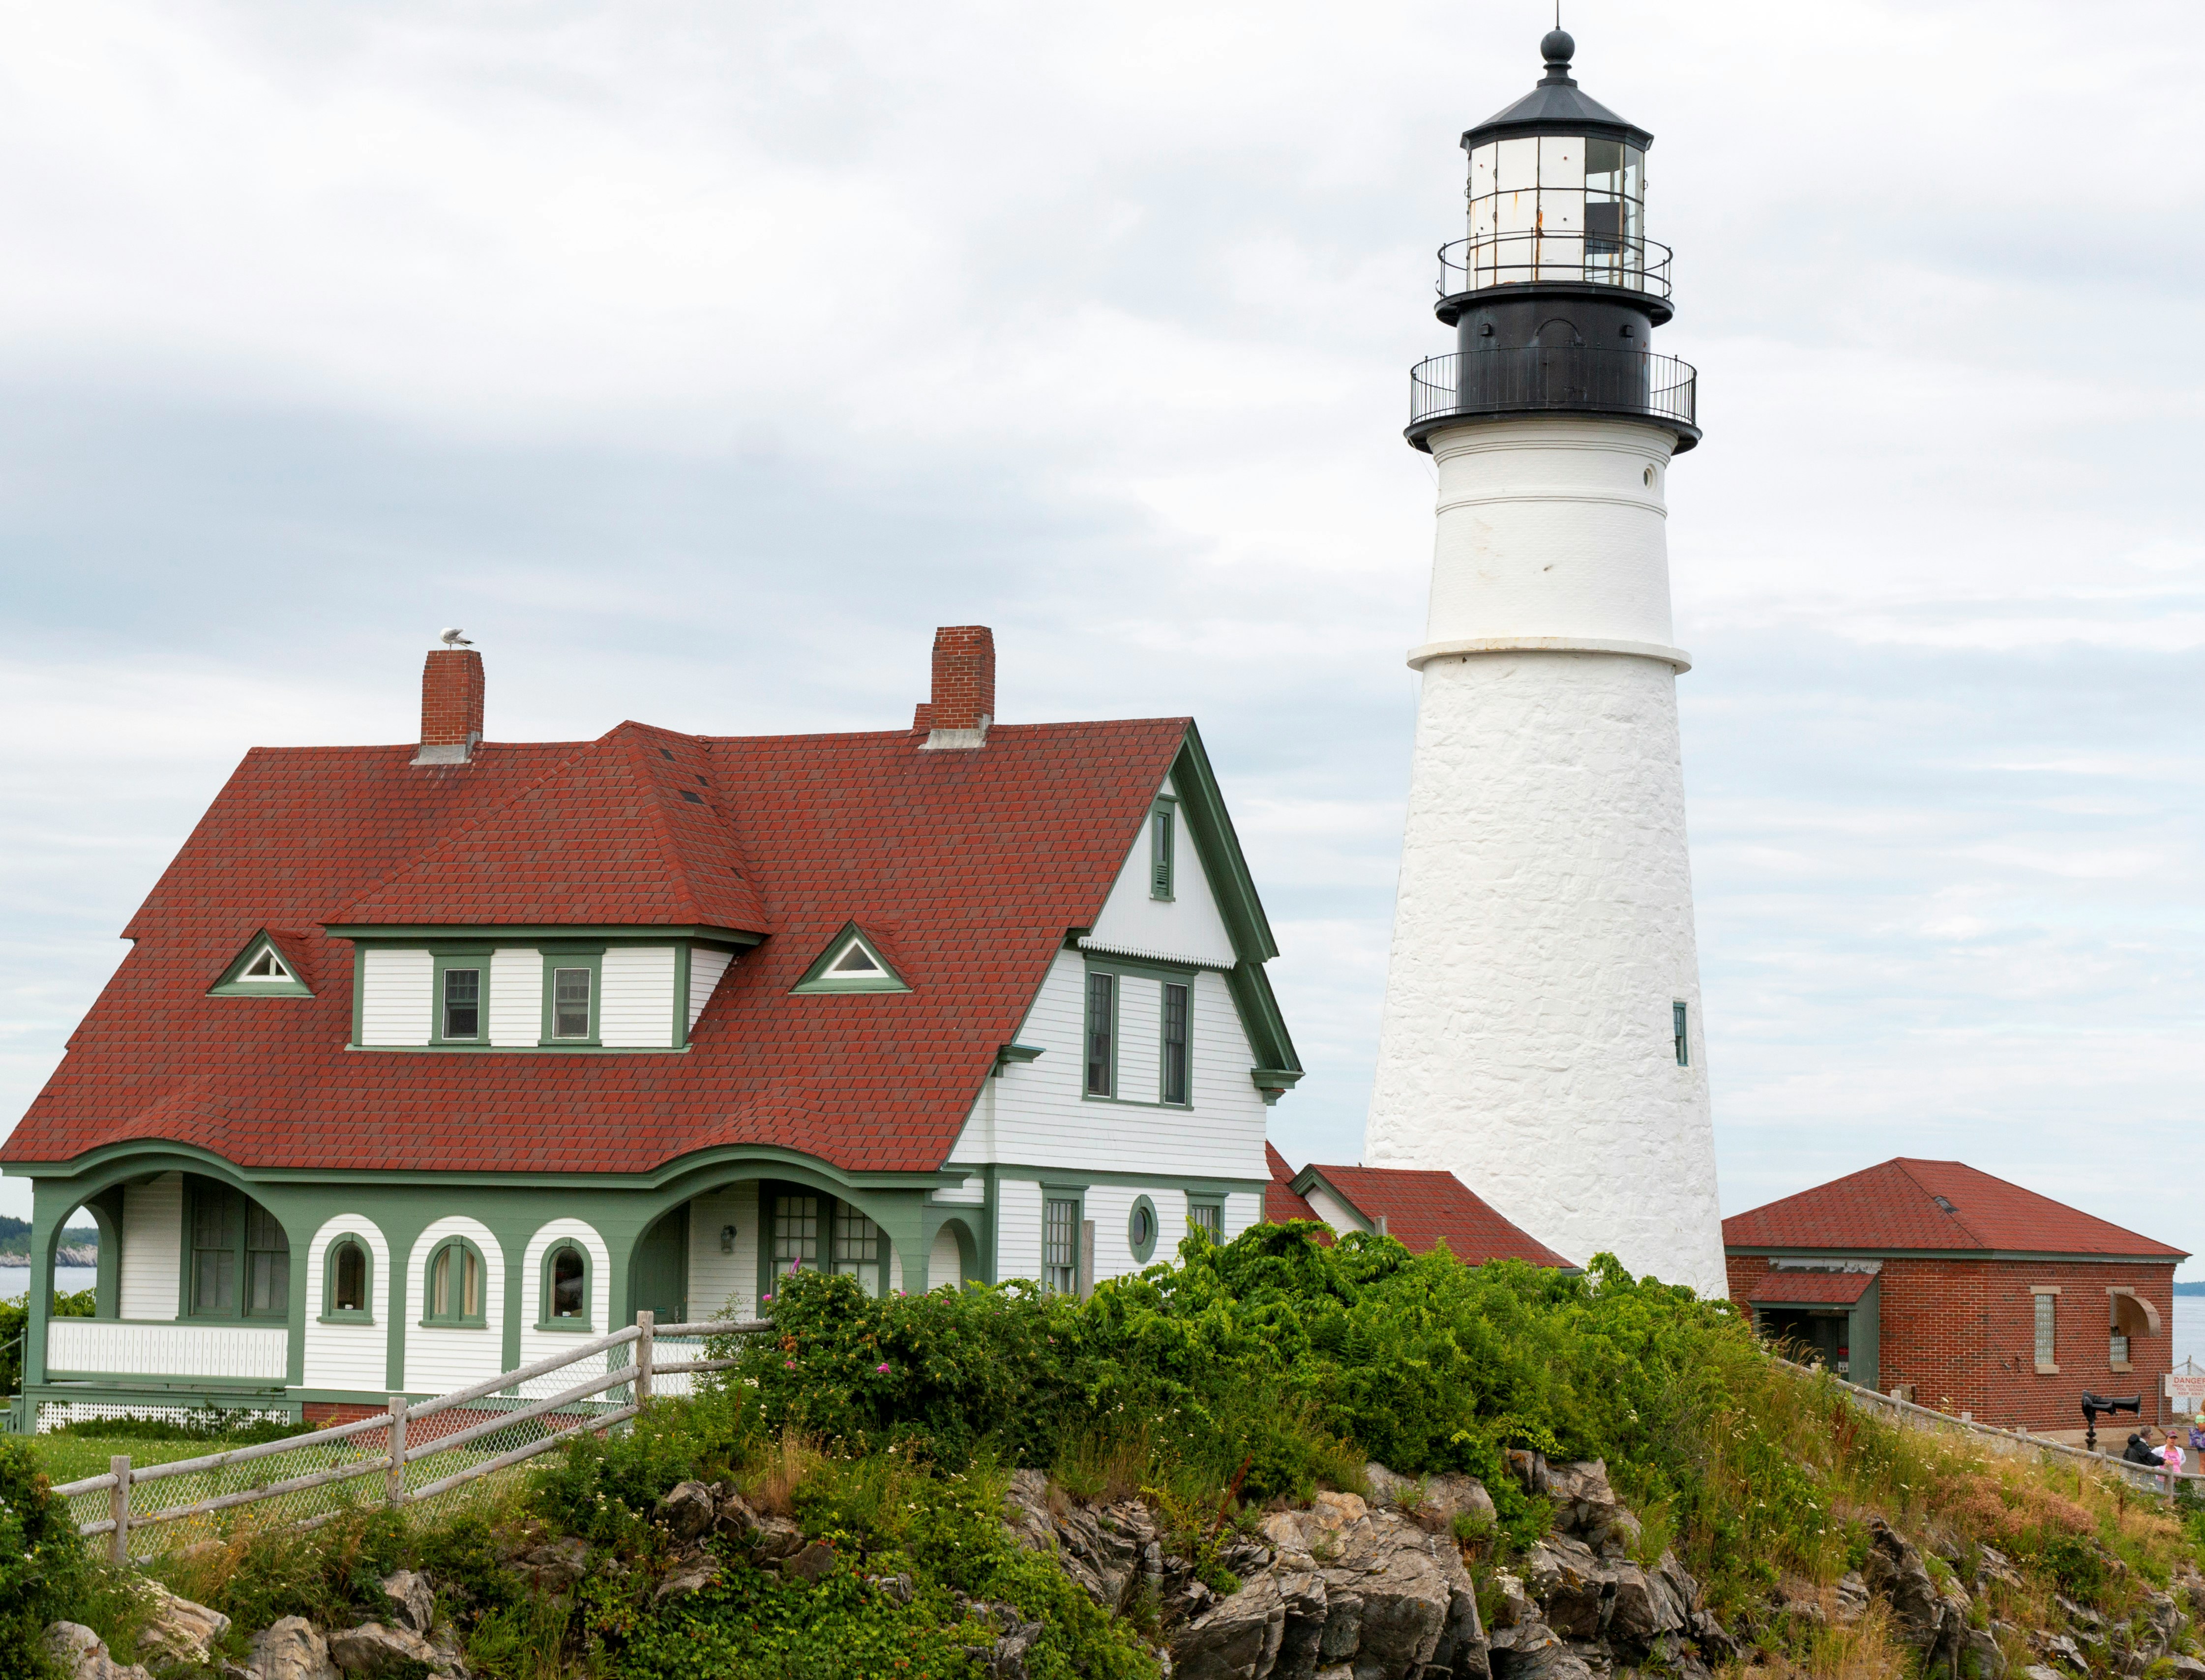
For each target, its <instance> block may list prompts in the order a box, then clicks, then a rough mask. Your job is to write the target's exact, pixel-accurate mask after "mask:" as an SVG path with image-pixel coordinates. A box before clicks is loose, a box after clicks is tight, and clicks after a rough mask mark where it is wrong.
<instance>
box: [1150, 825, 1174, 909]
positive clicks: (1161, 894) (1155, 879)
mask: <svg viewBox="0 0 2205 1680" xmlns="http://www.w3.org/2000/svg"><path fill="white" fill-rule="evenodd" d="M1174 826H1175V825H1174V821H1173V816H1172V809H1171V807H1170V806H1169V805H1158V806H1157V807H1156V810H1152V811H1150V813H1149V896H1150V898H1153V899H1168V898H1169V897H1171V895H1172V840H1173V834H1172V830H1173V828H1174Z"/></svg>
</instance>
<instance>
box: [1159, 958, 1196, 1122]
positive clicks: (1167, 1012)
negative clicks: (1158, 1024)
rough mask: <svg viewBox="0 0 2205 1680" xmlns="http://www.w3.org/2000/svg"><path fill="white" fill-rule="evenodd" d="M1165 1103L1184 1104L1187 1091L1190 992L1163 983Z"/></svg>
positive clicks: (1183, 987)
mask: <svg viewBox="0 0 2205 1680" xmlns="http://www.w3.org/2000/svg"><path fill="white" fill-rule="evenodd" d="M1163 991H1164V1024H1163V1061H1164V1066H1163V1100H1164V1101H1166V1102H1176V1103H1182V1104H1183V1103H1185V1102H1186V1101H1187V1100H1188V1099H1187V1089H1188V1073H1189V1067H1188V1058H1187V1012H1188V999H1189V994H1190V993H1189V988H1187V987H1185V986H1177V985H1174V984H1172V983H1171V982H1169V981H1166V982H1164V988H1163Z"/></svg>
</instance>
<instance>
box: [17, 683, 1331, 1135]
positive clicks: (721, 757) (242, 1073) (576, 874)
mask: <svg viewBox="0 0 2205 1680" xmlns="http://www.w3.org/2000/svg"><path fill="white" fill-rule="evenodd" d="M919 739H922V738H919V737H915V736H913V735H912V734H911V733H908V732H906V731H902V730H896V731H892V732H881V733H858V734H835V735H793V736H792V735H784V736H765V737H747V738H729V737H715V736H698V735H689V736H684V735H677V734H675V733H670V732H667V731H663V730H655V729H648V728H645V727H643V726H641V725H636V724H624V725H622V726H621V727H619V728H617V729H615V730H614V731H612V732H611V733H609V734H608V735H607V736H605V737H603V739H600V740H598V741H596V742H559V743H552V744H545V745H501V744H496V743H490V744H486V745H483V746H482V747H480V748H479V749H478V751H477V753H476V755H475V757H474V758H473V759H472V762H471V763H466V764H455V765H414V764H412V763H410V760H411V759H412V757H413V751H414V749H413V746H412V745H403V746H375V747H317V748H297V749H291V748H284V749H270V748H260V749H256V750H254V751H252V752H250V753H248V754H247V756H246V757H245V760H244V762H243V763H241V764H240V765H239V767H238V768H237V769H236V771H235V774H233V775H232V776H231V777H230V779H229V783H228V784H227V785H226V786H225V787H223V790H222V792H221V793H220V794H219V795H218V796H217V798H216V799H215V801H214V804H212V806H211V808H210V809H209V810H208V811H207V813H206V815H205V816H204V817H202V818H201V819H200V821H199V825H198V827H197V828H194V829H193V833H192V834H191V837H190V838H189V839H188V840H187V841H186V842H185V844H184V846H183V849H182V850H181V852H179V853H178V854H177V856H176V858H175V860H174V861H173V862H172V863H171V864H169V868H168V870H167V871H166V872H165V873H164V874H163V876H162V877H161V880H160V882H159V883H158V885H157V886H156V887H154V889H153V891H152V893H151V895H150V896H148V898H147V899H146V902H145V904H144V905H142V906H141V907H140V910H139V911H138V913H137V914H136V915H135V916H134V917H132V919H131V922H130V925H129V928H128V935H129V936H130V937H131V938H133V939H134V940H135V941H137V942H136V945H135V947H134V949H133V950H132V951H131V952H130V953H129V954H128V956H127V957H125V958H124V959H123V961H122V965H121V966H120V967H119V968H118V969H117V970H116V972H115V975H114V977H112V978H111V979H110V981H109V982H108V984H107V987H106V988H105V989H104V991H103V992H102V993H101V994H100V996H99V998H98V1001H97V1002H95V1003H94V1004H93V1006H92V1009H91V1011H90V1012H89V1013H88V1014H87V1015H86V1018H85V1019H84V1021H83V1022H82V1024H80V1026H79V1027H78V1029H77V1030H76V1032H75V1033H74V1035H73V1036H72V1037H71V1038H70V1041H69V1047H68V1054H67V1056H66V1057H65V1058H64V1059H63V1060H62V1065H61V1066H60V1068H59V1069H58V1070H56V1072H55V1074H54V1077H52V1078H51V1080H50V1081H49V1082H48V1083H47V1084H46V1087H45V1089H44V1090H43V1091H42V1092H41V1093H40V1094H39V1096H38V1098H37V1100H36V1101H34V1102H33V1104H32V1105H31V1107H30V1109H29V1111H28V1112H27V1113H26V1114H25V1116H24V1118H23V1119H22V1121H21V1124H20V1125H18V1126H17V1127H16V1129H15V1133H14V1135H13V1136H12V1137H9V1140H8V1142H7V1143H6V1145H5V1147H4V1149H0V1160H5V1161H9V1162H32V1161H68V1160H71V1159H73V1158H74V1157H76V1156H78V1155H81V1154H83V1153H85V1152H86V1151H88V1150H92V1149H98V1148H100V1147H102V1146H104V1145H108V1144H117V1143H130V1142H140V1141H156V1140H158V1141H168V1142H173V1143H181V1144H187V1145H192V1146H196V1147H199V1148H203V1149H209V1150H211V1151H213V1152H215V1153H217V1154H218V1155H222V1156H223V1157H224V1158H225V1159H227V1160H229V1161H232V1162H235V1163H236V1164H237V1165H239V1166H241V1167H247V1168H255V1167H266V1168H280V1167H308V1168H313V1169H316V1170H319V1171H326V1172H348V1171H357V1172H366V1171H386V1170H387V1171H422V1170H440V1171H457V1172H645V1171H649V1170H651V1169H653V1168H655V1167H659V1166H661V1165H663V1164H664V1163H667V1162H669V1161H675V1160H676V1159H678V1158H680V1157H681V1156H684V1155H690V1154H692V1153H693V1152H696V1151H698V1150H703V1149H711V1148H715V1147H719V1146H760V1147H765V1146H771V1147H779V1148H784V1149H791V1150H795V1151H799V1152H801V1153H802V1154H804V1155H808V1156H811V1157H813V1158H815V1159H817V1160H821V1161H825V1162H827V1163H828V1164H829V1165H830V1166H833V1167H839V1168H841V1169H843V1170H846V1171H849V1172H932V1171H934V1170H935V1169H936V1168H938V1167H940V1166H941V1164H942V1161H944V1160H945V1159H946V1158H947V1156H948V1153H949V1150H950V1149H951V1147H952V1146H953V1145H954V1143H955V1141H956V1138H957V1137H958V1134H959V1131H960V1129H961V1127H962V1126H963V1125H964V1123H965V1120H966V1116H967V1114H968V1113H969V1112H970V1109H971V1106H972V1101H973V1099H974V1097H975V1096H976V1095H977V1094H978V1092H979V1090H980V1089H982V1082H983V1081H984V1079H985V1078H986V1077H987V1076H988V1074H989V1072H990V1071H991V1070H992V1069H993V1068H994V1066H995V1065H996V1052H997V1050H998V1049H999V1048H1001V1047H1002V1046H1004V1045H1006V1044H1008V1043H1010V1042H1012V1041H1013V1037H1014V1036H1015V1035H1016V1032H1017V1030H1018V1027H1019V1023H1020V1022H1021V1021H1022V1020H1023V1019H1024V1018H1025V1012H1026V1011H1027V1009H1028V1008H1029V1006H1031V1002H1032V1000H1033V998H1034V997H1035V996H1036V994H1037V993H1038V991H1039V989H1040V987H1041V985H1042V982H1043V979H1044V978H1045V977H1046V976H1047V974H1048V972H1049V965H1050V964H1051V962H1052V961H1053V960H1054V959H1055V955H1056V953H1057V952H1058V950H1059V949H1060V948H1061V946H1062V944H1063V941H1064V938H1065V935H1066V931H1067V929H1073V928H1084V927H1088V926H1091V925H1092V924H1093V923H1094V921H1095V919H1096V917H1097V916H1098V915H1099V914H1100V912H1101V910H1102V905H1103V904H1104V902H1105V901H1106V900H1107V899H1108V895H1109V893H1110V889H1111V887H1112V885H1113V883H1114V881H1115V880H1116V877H1117V874H1118V870H1119V868H1120V865H1121V864H1123V863H1124V861H1125V859H1126V855H1127V853H1128V852H1130V851H1131V850H1132V847H1133V846H1134V845H1135V844H1136V842H1137V841H1138V840H1139V838H1140V837H1141V835H1142V834H1143V831H1144V825H1145V823H1146V821H1147V818H1148V812H1149V809H1150V801H1151V799H1152V798H1153V797H1154V795H1155V793H1156V789H1157V788H1158V787H1161V786H1162V783H1163V780H1164V777H1165V775H1166V774H1167V773H1171V774H1173V775H1174V776H1175V777H1177V778H1178V779H1179V780H1180V781H1181V782H1182V784H1183V785H1184V784H1186V783H1189V782H1192V783H1195V784H1198V785H1200V786H1214V778H1212V777H1211V775H1210V772H1209V768H1208V765H1207V762H1206V760H1205V759H1204V756H1203V752H1202V746H1201V742H1200V738H1199V737H1198V734H1197V733H1196V732H1195V730H1194V727H1193V726H1192V723H1191V721H1188V720H1187V719H1185V718H1148V719H1141V720H1137V721H1123V722H1101V723H1064V724H1038V725H1019V724H1001V723H999V724H996V726H994V727H992V728H990V730H989V732H988V736H987V744H986V745H985V746H984V748H982V749H980V750H978V751H921V750H919V747H918V741H919ZM662 748H664V749H666V750H668V751H672V752H673V753H674V755H675V756H674V757H673V758H672V759H671V760H669V759H668V758H666V757H663V755H662V753H661V749H662ZM660 767H664V768H660ZM698 775H702V776H704V778H705V780H704V781H702V782H699V781H696V780H695V778H696V777H697V776H698ZM685 779H686V781H685ZM684 786H686V787H693V788H694V789H695V790H696V791H697V792H698V793H699V794H700V796H702V797H701V798H700V799H699V800H698V801H697V802H692V801H689V800H686V799H683V798H681V797H680V791H681V788H682V787H684ZM692 804H694V805H695V806H696V809H693V810H692V809H691V808H690V807H692ZM1220 811H1221V807H1220ZM569 822H572V823H573V824H574V832H576V833H578V834H579V835H580V836H581V837H582V838H581V840H579V842H578V843H577V844H576V845H574V846H572V847H571V848H570V847H568V846H566V845H565V844H564V842H563V840H562V841H561V843H560V844H557V845H554V844H553V843H552V842H553V840H554V839H557V838H560V837H561V836H563V834H565V833H566V832H567V830H566V828H564V826H563V825H566V824H568V823H569ZM538 823H540V825H541V827H540V828H532V826H531V825H532V824H538ZM706 825H717V828H719V829H720V830H722V831H723V832H722V833H714V832H709V831H708V828H707V826H706ZM1204 844H1205V846H1215V847H1217V848H1220V849H1219V850H1218V851H1217V852H1216V853H1215V860H1216V861H1218V862H1221V863H1224V864H1231V865H1232V866H1233V867H1235V868H1237V869H1239V870H1240V871H1241V872H1242V873H1243V874H1244V875H1245V864H1241V863H1239V859H1238V854H1237V850H1235V849H1234V848H1233V846H1232V844H1231V839H1230V831H1229V827H1226V828H1222V829H1221V831H1218V832H1210V833H1209V834H1208V838H1207V839H1206V840H1205V841H1204ZM631 845H634V846H643V847H645V848H647V849H648V855H649V857H650V858H651V864H650V867H649V869H647V870H640V869H638V868H636V867H634V866H633V861H632V859H631V858H630V856H629V853H628V851H627V848H628V846H631ZM1204 856H1205V861H1211V859H1212V854H1211V853H1210V852H1208V851H1206V852H1205V853H1204ZM661 864H663V865H664V866H665V867H666V868H667V869H669V870H671V871H672V872H673V874H674V875H675V877H676V879H675V880H674V881H672V882H667V883H661V882H656V881H654V880H652V879H650V878H649V876H650V874H651V871H653V870H657V868H659V867H660V866H661ZM1247 896H1248V898H1249V900H1250V902H1251V904H1252V902H1253V898H1252V893H1250V894H1248V895H1247ZM554 913H556V916H557V917H559V918H561V919H562V920H563V919H564V918H566V917H571V916H574V915H578V914H586V915H588V916H590V917H603V918H608V919H618V920H620V921H623V922H628V923H634V922H637V921H652V924H654V925H655V924H657V923H656V922H655V921H653V920H652V918H666V920H667V922H668V924H669V925H674V924H677V923H676V922H675V918H681V921H683V922H686V923H713V924H716V925H720V926H727V925H729V924H734V925H737V926H745V927H752V928H758V929H763V930H764V931H765V932H766V934H767V937H766V939H765V941H764V944H762V945H761V946H759V947H757V948H756V949H754V950H749V951H746V952H744V953H741V954H740V958H739V960H738V961H737V962H736V963H735V964H734V966H733V967H732V968H730V969H729V971H728V973H727V975H726V976H725V977H724V978H723V979H722V981H721V982H720V985H719V987H718V989H717V990H716V992H715V993H714V994H713V996H712V998H711V1000H710V1003H709V1004H708V1005H707V1006H705V1008H704V1013H703V1014H702V1016H701V1017H700V1018H698V1021H697V1024H696V1026H695V1028H694V1030H692V1033H691V1036H690V1048H689V1050H688V1052H687V1054H679V1055H592V1056H559V1055H533V1054H469V1053H461V1054H404V1053H392V1054H377V1053H373V1052H348V1050H347V1049H346V1048H345V1046H346V1043H347V1042H348V1039H349V1037H350V1024H351V1012H352V1007H353V984H352V978H351V977H352V971H353V965H352V951H351V948H350V947H348V945H346V944H345V943H344V942H342V941H338V940H336V939H334V938H332V937H331V936H330V935H329V934H328V933H327V932H326V931H325V929H327V928H328V927H330V926H331V925H350V924H352V923H360V922H366V921H369V920H371V919H372V920H373V921H374V922H375V923H377V925H396V924H407V925H431V926H441V925H449V924H453V923H463V922H466V921H467V919H468V918H471V917H485V918H494V919H495V920H496V922H498V923H510V922H521V921H527V920H532V919H537V918H538V917H541V916H544V915H547V914H554ZM1255 917H1256V919H1255V920H1253V921H1250V920H1249V919H1248V918H1246V917H1243V918H1242V923H1236V924H1235V929H1234V937H1235V941H1236V948H1240V949H1241V950H1242V951H1243V955H1244V959H1245V960H1244V961H1243V963H1242V965H1241V969H1240V971H1236V974H1235V976H1234V977H1233V979H1234V983H1235V985H1236V987H1237V988H1240V990H1236V995H1239V994H1241V991H1245V993H1246V994H1248V995H1250V996H1253V997H1256V998H1257V999H1258V1000H1259V1001H1260V1000H1268V999H1269V987H1268V984H1267V983H1266V982H1264V980H1263V972H1262V970H1261V968H1260V967H1259V966H1257V964H1258V963H1259V962H1260V960H1261V958H1262V956H1263V955H1265V954H1269V953H1267V952H1264V951H1262V950H1261V949H1260V948H1259V943H1260V942H1267V941H1268V930H1266V929H1263V928H1262V927H1261V925H1260V907H1257V910H1256V911H1255ZM853 922H855V923H858V924H859V925H860V926H862V927H863V928H865V929H866V931H867V933H868V935H870V936H871V937H874V938H875V939H876V940H877V942H878V943H879V945H880V947H881V948H882V949H883V951H884V952H885V953H889V956H890V957H891V959H892V960H893V962H894V965H895V968H896V971H897V972H898V973H899V974H900V975H901V976H902V977H903V978H904V979H905V980H906V981H907V982H909V984H910V985H911V987H912V989H911V990H910V991H909V992H906V993H887V994H840V995H837V994H808V995H791V992H790V988H792V987H793V985H794V984H795V983H796V982H797V980H798V978H799V977H800V976H801V975H802V974H803V972H804V971H805V968H806V967H807V966H808V965H810V964H811V962H812V961H814V960H815V959H817V956H818V954H819V952H820V950H821V948H822V947H823V946H824V945H825V944H826V942H827V941H829V939H830V938H832V937H833V936H834V935H835V933H836V931H837V930H838V929H841V928H843V927H845V926H846V925H847V924H849V923H853ZM1244 924H1245V925H1244ZM269 926H276V927H282V928H287V929H312V930H314V931H312V932H309V933H306V934H304V935H300V938H299V941H298V945H299V949H298V953H297V954H298V955H299V956H300V959H302V964H303V966H304V967H305V968H306V971H308V972H311V973H312V974H313V975H314V977H315V991H316V995H315V996H314V997H312V998H309V999H292V1000H287V1001H286V1002H284V1003H283V1004H282V1005H281V1006H276V1005H273V1004H271V1005H270V1006H267V1007H261V1006H256V1005H255V1004H253V1002H252V1001H251V1000H242V999H210V998H208V997H207V996H206V995H205V991H206V988H207V984H208V982H209V980H210V978H211V977H212V976H214V975H215V974H217V973H218V972H219V971H221V969H222V966H223V964H224V963H226V962H228V961H229V959H231V958H232V957H234V956H235V953H237V951H238V949H239V947H241V945H242V944H243V943H244V941H246V940H247V939H248V938H250V937H251V936H252V935H253V933H254V931H255V930H256V929H260V928H264V927H269ZM1260 1025H1261V1024H1260V1023H1258V1026H1259V1027H1260ZM1254 1036H1256V1037H1257V1041H1258V1042H1257V1045H1256V1051H1257V1057H1258V1059H1259V1060H1260V1059H1263V1058H1265V1057H1267V1056H1270V1055H1285V1056H1288V1057H1290V1056H1291V1053H1292V1045H1291V1043H1289V1042H1286V1041H1285V1039H1284V1036H1283V1032H1282V1031H1281V1032H1280V1033H1279V1034H1277V1035H1275V1036H1274V1037H1273V1038H1270V1039H1266V1038H1265V1037H1264V1036H1263V1033H1262V1032H1261V1031H1258V1032H1257V1033H1256V1034H1255V1035H1254Z"/></svg>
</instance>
